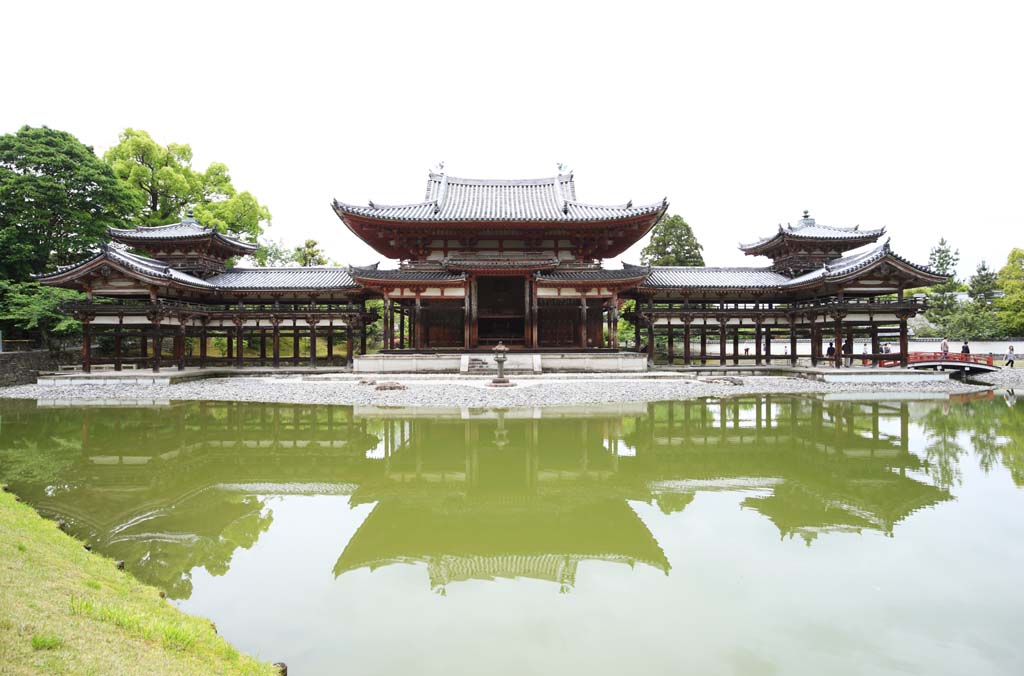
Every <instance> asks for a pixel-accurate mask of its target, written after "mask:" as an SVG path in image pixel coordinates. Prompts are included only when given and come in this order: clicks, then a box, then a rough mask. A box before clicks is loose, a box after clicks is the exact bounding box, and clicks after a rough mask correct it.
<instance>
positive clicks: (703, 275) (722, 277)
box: [641, 266, 789, 289]
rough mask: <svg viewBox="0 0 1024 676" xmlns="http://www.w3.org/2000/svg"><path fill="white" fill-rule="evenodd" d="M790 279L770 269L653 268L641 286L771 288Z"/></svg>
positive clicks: (656, 287) (650, 287)
mask: <svg viewBox="0 0 1024 676" xmlns="http://www.w3.org/2000/svg"><path fill="white" fill-rule="evenodd" d="M788 281H789V278H788V277H786V276H785V275H781V274H779V273H777V272H773V271H772V270H771V268H708V267H659V266H655V267H652V268H651V276H650V277H649V278H648V279H647V281H645V282H644V283H643V284H642V285H641V286H642V287H643V288H645V289H659V288H677V287H691V288H714V289H734V288H737V289H738V288H771V287H777V286H782V285H784V284H785V283H786V282H788Z"/></svg>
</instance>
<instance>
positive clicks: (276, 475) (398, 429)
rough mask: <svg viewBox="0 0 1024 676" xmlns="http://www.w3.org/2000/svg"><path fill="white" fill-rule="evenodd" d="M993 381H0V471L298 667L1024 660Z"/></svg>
mask: <svg viewBox="0 0 1024 676" xmlns="http://www.w3.org/2000/svg"><path fill="white" fill-rule="evenodd" d="M1022 441H1024V414H1022V412H1021V406H1018V405H1017V404H1016V401H1015V399H1014V397H1013V395H1012V393H1005V394H1004V393H995V394H990V395H988V396H985V397H981V398H976V399H960V400H958V399H953V400H949V401H930V402H927V401H918V402H898V401H897V402H886V401H872V402H864V401H832V400H829V399H827V398H807V397H798V396H788V395H770V396H747V397H737V398H721V399H703V400H694V401H678V402H661V403H656V404H622V405H614V406H604V407H595V406H591V407H587V408H585V409H572V408H548V409H529V410H515V409H513V410H507V411H493V410H458V409H452V410H446V409H443V408H438V409H430V410H426V409H402V410H388V409H378V408H367V409H360V408H358V407H357V408H355V409H353V408H351V407H341V406H305V405H290V404H253V403H229V402H180V403H179V402H176V403H166V404H163V405H160V404H159V403H154V402H140V405H138V406H134V407H133V406H124V405H118V406H109V407H107V406H84V405H82V404H81V403H79V404H76V405H62V403H61V402H43V401H40V402H35V401H17V400H14V401H0V475H2V476H4V477H6V480H7V481H8V482H9V483H10V484H11V486H12V489H13V490H14V491H15V492H17V493H18V494H19V495H21V496H22V497H23V498H24V499H25V500H26V501H27V502H29V503H31V504H32V505H34V506H35V507H36V508H37V509H38V510H39V511H40V512H41V513H42V514H44V515H45V516H47V517H50V518H55V519H56V518H60V519H64V520H65V521H66V522H67V523H68V528H69V530H70V531H71V532H73V533H74V534H75V535H77V536H78V537H80V538H82V539H84V540H86V541H88V542H90V543H91V544H92V545H93V547H94V548H95V549H96V550H98V551H100V552H103V553H104V554H106V555H108V556H111V557H113V558H116V559H123V560H125V561H126V564H127V568H128V570H130V571H131V572H132V573H134V574H135V575H137V576H138V577H139V578H141V579H142V580H144V581H145V582H148V583H150V584H153V585H156V586H157V587H159V588H161V589H163V590H165V591H166V592H167V595H168V597H169V598H170V599H172V600H173V602H174V603H175V604H177V605H178V606H179V607H180V608H182V609H183V610H185V611H187V612H190V613H195V614H198V615H203V616H206V617H209V618H211V619H212V620H214V621H215V622H216V624H217V626H218V629H219V630H220V632H221V634H223V635H224V636H225V637H226V638H227V639H228V640H230V641H232V642H233V643H234V644H235V645H236V646H238V647H239V648H240V649H242V650H245V651H247V652H249V653H251V654H254V655H256V656H258V657H261V658H263V659H267V660H272V661H278V660H280V661H284V662H287V663H288V665H289V667H290V669H291V673H292V674H328V673H353V674H409V673H416V674H456V673H460V674H461V673H488V674H492V673H498V674H523V673H545V674H547V673H566V674H577V673H582V674H627V673H650V674H662V673H664V674H668V673H673V674H675V673H681V672H682V673H686V672H690V673H700V674H776V673H777V674H800V673H805V674H822V673H829V674H846V673H849V674H860V673H876V674H877V673H920V674H938V673H948V674H967V673H978V674H980V673H984V674H996V673H1007V674H1017V673H1024V646H1022V642H1021V640H1020V637H1021V633H1022V629H1024V623H1022V621H1021V608H1022V607H1024V587H1022V586H1021V585H1020V575H1021V570H1022V564H1024V490H1022V488H1021V487H1022V485H1024V446H1022Z"/></svg>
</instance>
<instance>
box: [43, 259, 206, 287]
mask: <svg viewBox="0 0 1024 676" xmlns="http://www.w3.org/2000/svg"><path fill="white" fill-rule="evenodd" d="M104 265H107V266H110V267H111V268H113V269H114V270H117V271H118V272H120V273H122V274H123V275H125V276H126V277H132V278H135V279H138V280H139V281H142V282H145V283H146V284H152V285H155V286H179V287H184V288H188V289H201V290H203V291H211V290H213V289H214V288H215V287H213V286H212V285H210V284H206V283H192V282H189V281H188V280H186V279H177V278H174V277H171V276H170V275H169V274H167V273H166V272H165V273H158V272H156V271H154V270H149V269H147V268H144V267H142V266H138V265H134V264H132V263H131V261H130V260H127V259H125V258H122V257H120V256H118V255H117V254H116V253H112V252H111V251H110V250H108V249H104V250H102V251H100V252H99V253H97V254H96V255H94V256H93V257H92V258H88V259H86V260H84V261H82V262H81V263H78V264H76V265H72V266H69V267H67V268H64V269H62V270H58V271H56V272H51V273H49V274H46V275H33V279H34V280H35V281H37V282H39V283H40V284H45V285H47V286H62V287H67V288H73V287H74V283H75V282H77V281H78V280H80V279H81V278H82V277H85V276H86V275H88V274H89V273H91V272H92V271H93V270H95V269H97V268H100V267H102V266H104ZM168 269H169V268H166V267H165V270H168ZM78 286H84V285H81V284H79V285H78Z"/></svg>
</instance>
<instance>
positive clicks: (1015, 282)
mask: <svg viewBox="0 0 1024 676" xmlns="http://www.w3.org/2000/svg"><path fill="white" fill-rule="evenodd" d="M999 289H1000V290H1001V291H1002V292H1003V297H1002V298H999V299H997V300H996V307H997V308H998V309H999V316H1000V319H1002V321H1003V326H1004V328H1005V329H1006V331H1007V332H1008V333H1009V334H1010V335H1011V336H1024V249H1013V250H1011V251H1010V255H1009V256H1007V258H1006V265H1004V266H1003V268H1002V269H1001V270H1000V271H999Z"/></svg>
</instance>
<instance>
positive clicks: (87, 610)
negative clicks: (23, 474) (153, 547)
mask: <svg viewBox="0 0 1024 676" xmlns="http://www.w3.org/2000/svg"><path fill="white" fill-rule="evenodd" d="M0 674H12V675H13V674H18V675H21V674H75V675H76V676H78V675H84V674H104V675H105V674H140V675H141V674H147V675H148V674H266V675H267V676H276V675H277V674H278V671H277V669H276V668H275V667H273V666H272V665H270V664H268V663H262V662H258V661H257V660H255V659H253V658H252V657H249V656H248V655H243V654H241V653H239V652H238V650H237V649H235V648H234V647H233V646H232V645H231V644H230V643H228V642H227V641H225V640H224V639H223V638H221V637H220V636H218V635H217V633H216V631H215V630H214V628H213V625H212V624H211V623H210V621H209V620H205V619H202V618H198V617H192V616H190V615H186V614H185V613H183V612H181V611H179V610H178V609H177V608H175V607H174V606H172V605H171V604H170V603H168V602H167V601H165V600H164V599H162V598H161V597H160V593H159V590H157V589H156V588H154V587H150V586H148V585H144V584H142V583H141V582H139V581H138V580H137V579H135V578H134V577H133V576H131V575H129V574H127V573H125V572H122V571H120V570H118V569H117V567H116V566H115V564H114V562H113V561H112V560H110V559H108V558H106V557H103V556H100V555H98V554H92V553H90V552H88V551H86V550H85V549H84V548H83V546H82V543H81V542H80V541H78V540H76V539H74V538H72V537H70V536H68V535H66V534H64V533H63V532H61V531H60V529H59V528H58V527H57V525H56V524H55V523H53V522H51V521H48V520H46V519H44V518H43V517H41V516H39V514H37V513H36V511H35V510H34V509H32V508H31V507H29V506H27V505H25V504H22V503H19V502H17V501H16V500H15V499H14V496H13V495H11V494H10V493H0Z"/></svg>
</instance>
